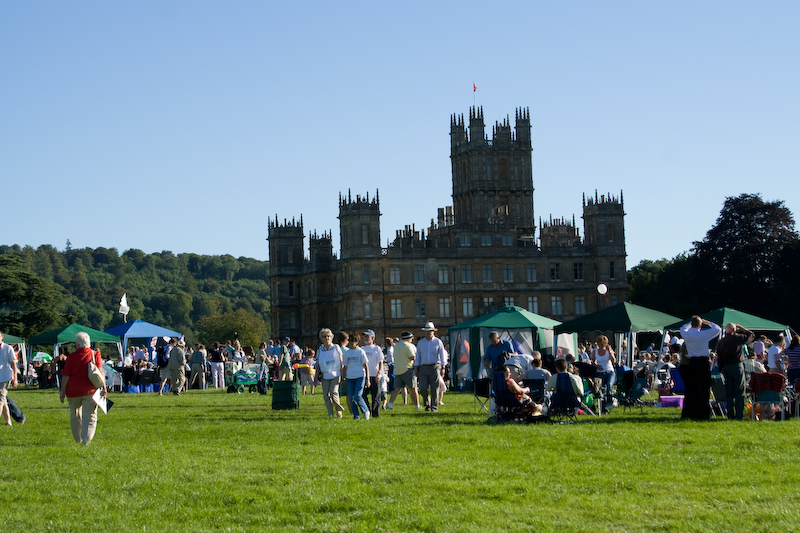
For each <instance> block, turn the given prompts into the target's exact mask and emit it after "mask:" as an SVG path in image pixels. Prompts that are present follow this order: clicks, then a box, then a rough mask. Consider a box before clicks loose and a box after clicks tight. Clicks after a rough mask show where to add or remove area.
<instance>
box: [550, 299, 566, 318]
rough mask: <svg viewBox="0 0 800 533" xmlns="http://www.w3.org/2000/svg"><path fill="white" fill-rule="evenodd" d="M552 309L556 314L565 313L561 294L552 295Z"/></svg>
mask: <svg viewBox="0 0 800 533" xmlns="http://www.w3.org/2000/svg"><path fill="white" fill-rule="evenodd" d="M550 309H551V312H552V313H553V314H554V315H560V314H563V313H562V310H561V296H551V297H550Z"/></svg>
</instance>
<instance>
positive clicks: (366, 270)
mask: <svg viewBox="0 0 800 533" xmlns="http://www.w3.org/2000/svg"><path fill="white" fill-rule="evenodd" d="M361 274H362V277H363V279H364V285H369V265H362V267H361Z"/></svg>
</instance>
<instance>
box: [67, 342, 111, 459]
mask: <svg viewBox="0 0 800 533" xmlns="http://www.w3.org/2000/svg"><path fill="white" fill-rule="evenodd" d="M90 342H91V341H90V339H89V334H88V333H84V332H80V333H78V334H77V335H75V346H76V347H77V349H76V350H75V351H74V352H72V353H71V354H69V355H68V356H67V362H66V363H65V364H64V370H63V371H62V372H61V375H62V380H61V403H64V397H65V396H66V397H67V399H68V401H69V425H70V427H71V428H72V436H73V437H75V442H79V443H81V444H83V445H84V446H86V445H88V444H89V443H90V442H91V441H92V437H94V430H95V426H97V404H96V403H94V400H93V399H92V395H93V394H94V392H95V391H96V390H97V387H95V386H94V385H93V384H92V382H91V381H90V380H89V361H92V360H93V361H94V364H95V365H97V367H98V368H103V362H102V360H101V359H100V352H94V351H93V350H92V349H91V348H90V347H89V344H90ZM102 395H103V397H105V395H106V390H105V387H104V388H103V391H102Z"/></svg>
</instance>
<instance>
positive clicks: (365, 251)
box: [339, 191, 381, 259]
mask: <svg viewBox="0 0 800 533" xmlns="http://www.w3.org/2000/svg"><path fill="white" fill-rule="evenodd" d="M380 217H381V209H380V200H379V197H378V194H377V192H376V194H375V197H373V198H372V200H370V198H369V193H367V195H366V197H364V198H362V197H361V195H356V197H355V199H353V197H352V195H351V193H350V191H348V192H347V197H343V196H341V195H340V196H339V232H340V237H341V248H340V250H341V257H342V259H353V258H358V257H380V255H381V226H380Z"/></svg>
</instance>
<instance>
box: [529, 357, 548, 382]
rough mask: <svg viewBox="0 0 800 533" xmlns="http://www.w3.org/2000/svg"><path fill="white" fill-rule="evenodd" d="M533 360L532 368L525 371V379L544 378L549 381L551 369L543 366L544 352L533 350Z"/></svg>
mask: <svg viewBox="0 0 800 533" xmlns="http://www.w3.org/2000/svg"><path fill="white" fill-rule="evenodd" d="M532 355H533V361H531V366H532V367H533V368H531V369H530V370H528V371H527V372H526V373H525V379H543V380H545V381H547V380H548V379H550V376H551V375H552V374H550V371H549V370H547V369H546V368H542V354H540V353H539V352H533V354H532Z"/></svg>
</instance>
